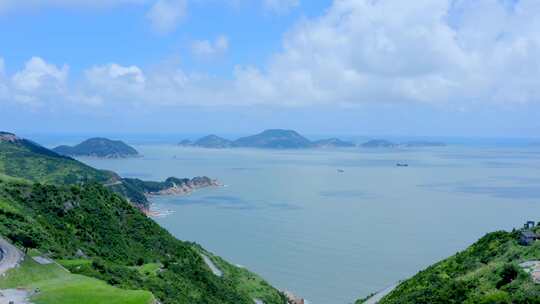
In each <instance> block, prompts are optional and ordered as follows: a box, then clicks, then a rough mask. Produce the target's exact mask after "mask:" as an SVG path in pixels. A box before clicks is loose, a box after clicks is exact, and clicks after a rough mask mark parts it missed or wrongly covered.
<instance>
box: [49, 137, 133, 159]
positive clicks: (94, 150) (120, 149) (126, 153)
mask: <svg viewBox="0 0 540 304" xmlns="http://www.w3.org/2000/svg"><path fill="white" fill-rule="evenodd" d="M53 151H55V152H56V153H58V154H62V155H70V156H95V157H106V158H121V157H131V156H137V155H139V152H137V150H135V149H134V148H133V147H131V146H129V145H127V144H126V143H124V142H122V141H120V140H110V139H107V138H100V137H96V138H90V139H87V140H85V141H83V142H82V143H80V144H78V145H76V146H73V147H70V146H58V147H56V148H54V149H53Z"/></svg>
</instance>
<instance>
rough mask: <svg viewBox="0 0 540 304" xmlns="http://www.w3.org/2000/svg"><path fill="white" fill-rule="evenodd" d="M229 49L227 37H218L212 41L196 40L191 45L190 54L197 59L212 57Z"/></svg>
mask: <svg viewBox="0 0 540 304" xmlns="http://www.w3.org/2000/svg"><path fill="white" fill-rule="evenodd" d="M228 49H229V39H228V38H227V36H223V35H221V36H219V37H217V38H216V39H215V40H214V41H209V40H196V41H194V42H193V43H192V44H191V52H192V53H193V54H194V55H195V56H197V57H206V58H208V57H214V56H216V55H220V54H223V53H225V52H226V51H227V50H228Z"/></svg>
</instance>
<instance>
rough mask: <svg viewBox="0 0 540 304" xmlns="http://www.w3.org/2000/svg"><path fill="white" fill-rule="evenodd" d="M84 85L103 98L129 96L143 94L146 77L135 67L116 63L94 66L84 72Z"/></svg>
mask: <svg viewBox="0 0 540 304" xmlns="http://www.w3.org/2000/svg"><path fill="white" fill-rule="evenodd" d="M85 76H86V79H85V80H86V82H87V83H86V85H87V86H88V87H90V89H92V91H93V92H98V93H99V94H102V95H105V96H114V97H118V96H126V97H127V96H131V94H141V93H143V92H144V89H145V84H146V77H145V75H144V73H143V71H142V70H141V69H140V68H139V67H137V66H134V65H132V66H122V65H119V64H116V63H110V64H107V65H101V66H94V67H91V68H89V69H88V70H86V71H85Z"/></svg>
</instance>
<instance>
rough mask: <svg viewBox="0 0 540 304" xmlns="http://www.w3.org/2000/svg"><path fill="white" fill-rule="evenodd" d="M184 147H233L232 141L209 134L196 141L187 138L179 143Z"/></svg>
mask: <svg viewBox="0 0 540 304" xmlns="http://www.w3.org/2000/svg"><path fill="white" fill-rule="evenodd" d="M179 145H180V146H183V147H200V148H209V149H224V148H230V147H232V141H230V140H228V139H225V138H223V137H219V136H217V135H213V134H212V135H207V136H204V137H202V138H199V139H198V140H196V141H191V140H189V139H185V140H183V141H181V142H180V143H179Z"/></svg>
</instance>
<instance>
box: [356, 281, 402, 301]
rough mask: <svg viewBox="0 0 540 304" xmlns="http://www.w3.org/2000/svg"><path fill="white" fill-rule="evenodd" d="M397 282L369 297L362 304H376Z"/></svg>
mask: <svg viewBox="0 0 540 304" xmlns="http://www.w3.org/2000/svg"><path fill="white" fill-rule="evenodd" d="M398 285H399V284H394V285H392V286H389V287H387V288H385V289H383V290H381V291H379V292H378V293H376V294H374V295H373V296H372V297H371V298H369V299H367V301H365V302H364V303H363V304H377V303H379V301H380V300H381V299H382V298H384V297H385V296H386V295H387V294H389V293H391V292H392V290H394V289H395V288H396V287H397V286H398Z"/></svg>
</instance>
